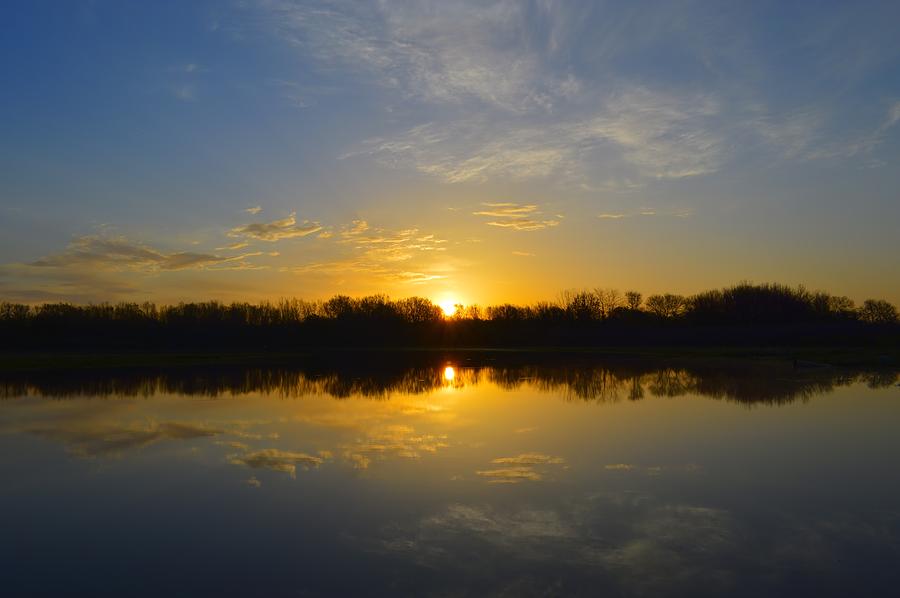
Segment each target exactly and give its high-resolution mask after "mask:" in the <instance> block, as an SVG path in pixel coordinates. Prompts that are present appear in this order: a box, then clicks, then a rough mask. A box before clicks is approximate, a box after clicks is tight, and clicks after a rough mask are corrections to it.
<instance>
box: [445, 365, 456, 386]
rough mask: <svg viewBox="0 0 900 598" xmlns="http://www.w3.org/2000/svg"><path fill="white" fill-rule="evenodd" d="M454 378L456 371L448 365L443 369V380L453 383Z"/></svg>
mask: <svg viewBox="0 0 900 598" xmlns="http://www.w3.org/2000/svg"><path fill="white" fill-rule="evenodd" d="M454 378H456V370H455V369H454V368H453V366H452V365H448V366H447V367H445V368H444V380H446V381H447V382H453V379H454Z"/></svg>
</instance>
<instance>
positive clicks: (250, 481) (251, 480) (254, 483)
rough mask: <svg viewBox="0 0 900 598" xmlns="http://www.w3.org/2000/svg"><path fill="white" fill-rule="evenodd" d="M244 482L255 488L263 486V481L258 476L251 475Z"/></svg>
mask: <svg viewBox="0 0 900 598" xmlns="http://www.w3.org/2000/svg"><path fill="white" fill-rule="evenodd" d="M244 483H245V484H247V485H248V486H251V487H253V488H260V487H262V482H260V481H259V480H258V479H256V476H250V478H248V479H247V480H245V481H244Z"/></svg>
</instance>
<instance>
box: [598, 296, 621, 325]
mask: <svg viewBox="0 0 900 598" xmlns="http://www.w3.org/2000/svg"><path fill="white" fill-rule="evenodd" d="M594 296H595V297H596V300H597V310H598V313H599V316H600V317H601V318H602V319H604V320H605V319H606V318H608V317H609V316H610V314H611V313H612V312H613V310H614V309H616V308H617V307H621V306H622V304H623V299H622V293H620V292H619V291H617V290H616V289H601V288H596V289H594Z"/></svg>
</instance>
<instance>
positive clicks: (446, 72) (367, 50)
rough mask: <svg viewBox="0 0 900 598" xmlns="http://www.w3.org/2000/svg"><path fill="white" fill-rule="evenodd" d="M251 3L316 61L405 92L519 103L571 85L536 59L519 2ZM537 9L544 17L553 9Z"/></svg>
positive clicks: (551, 98)
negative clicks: (351, 71)
mask: <svg viewBox="0 0 900 598" xmlns="http://www.w3.org/2000/svg"><path fill="white" fill-rule="evenodd" d="M259 6H260V7H261V8H262V14H263V15H264V16H266V17H269V18H267V19H264V22H265V23H266V24H267V26H268V27H269V29H270V30H274V31H275V32H276V34H277V35H278V36H280V37H281V38H282V39H284V40H286V41H287V42H288V43H290V44H291V45H294V46H297V47H299V48H301V49H302V51H303V52H304V53H305V54H306V55H311V56H314V57H316V59H317V60H318V61H319V63H320V64H322V65H324V66H326V67H328V68H334V67H343V68H346V69H351V70H356V71H357V72H359V73H360V74H361V75H363V76H370V77H372V78H373V79H374V81H375V82H376V83H378V84H380V85H382V86H384V87H388V88H394V89H398V90H399V91H400V92H401V93H402V94H403V95H404V96H406V97H414V98H420V99H423V100H426V101H431V102H442V103H451V104H452V103H459V102H462V101H466V100H474V101H478V102H480V103H482V104H484V105H487V106H491V107H495V108H500V109H503V110H508V111H512V112H517V111H523V110H528V109H532V108H539V109H542V110H550V109H552V108H553V106H554V103H555V102H557V101H559V100H561V99H564V98H566V97H567V96H568V95H571V94H572V93H573V92H574V91H575V90H577V88H578V82H577V80H576V79H575V78H574V76H572V75H571V74H570V73H569V74H563V75H562V76H560V75H557V74H555V73H550V74H548V72H547V71H546V69H544V68H542V62H543V61H544V60H545V57H544V56H543V54H544V51H545V48H546V44H547V40H546V39H545V38H546V35H545V34H544V33H543V32H542V31H541V30H537V29H533V28H531V27H530V26H529V17H530V16H533V15H532V11H531V10H530V9H529V7H527V6H526V5H525V4H519V3H512V2H500V3H488V4H485V3H481V2H421V3H412V4H410V3H404V4H395V3H352V2H341V1H334V2H312V3H306V2H304V3H294V2H283V1H277V0H273V1H267V2H261V3H259ZM539 11H540V12H541V18H542V19H543V20H544V22H546V23H547V24H548V25H550V26H553V25H554V23H555V21H556V20H557V19H558V18H559V16H560V15H559V14H558V13H559V12H560V11H557V10H549V9H543V8H541V9H539ZM523 36H524V40H523ZM523 41H524V42H525V43H524V44H523V43H522V42H523Z"/></svg>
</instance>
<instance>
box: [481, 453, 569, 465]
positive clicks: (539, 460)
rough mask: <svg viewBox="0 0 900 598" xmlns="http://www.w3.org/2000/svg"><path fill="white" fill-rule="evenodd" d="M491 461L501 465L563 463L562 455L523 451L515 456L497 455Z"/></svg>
mask: <svg viewBox="0 0 900 598" xmlns="http://www.w3.org/2000/svg"><path fill="white" fill-rule="evenodd" d="M491 463H497V464H502V465H507V464H508V465H544V464H548V463H552V464H559V463H565V459H563V458H562V457H551V456H550V455H543V454H541V453H523V454H521V455H516V456H515V457H498V458H497V459H494V460H492V461H491Z"/></svg>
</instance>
